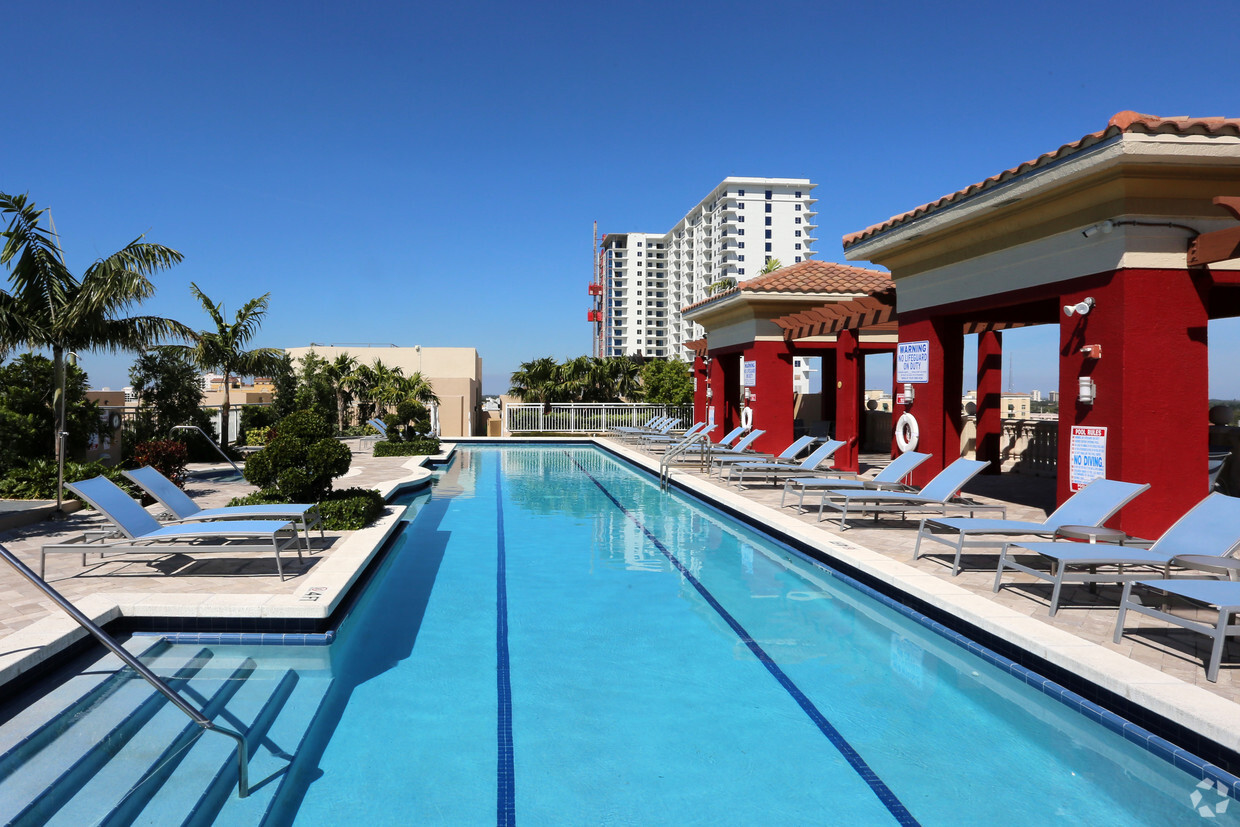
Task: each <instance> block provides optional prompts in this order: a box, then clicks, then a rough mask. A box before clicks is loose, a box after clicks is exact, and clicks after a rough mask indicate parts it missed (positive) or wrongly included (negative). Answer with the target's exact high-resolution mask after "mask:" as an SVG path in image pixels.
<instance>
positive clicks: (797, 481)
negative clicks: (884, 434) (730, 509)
mask: <svg viewBox="0 0 1240 827" xmlns="http://www.w3.org/2000/svg"><path fill="white" fill-rule="evenodd" d="M928 459H930V454H919V453H917V452H916V451H905V452H904V453H903V454H900V456H898V457H896V458H895V459H893V460H892V461H891V462H889V463H887V467H886V468H884V469H882V470H881V471H879V472H878V473H877V474H876V475H875V476H873V477H872V478H870V479H864V480H863V479H851V480H849V479H840V478H839V477H790V478H789V479H788V480H787V481H786V482H785V483H784V493H783V496H781V497H780V498H779V506H780V508H783V506H784V504H785V501H786V500H787V499H788V492H789V491H791V490H792V489H794V488H795V489H800V492H801V496H800V498H799V499H798V500H797V513H798V514H799V513H801V512H802V511H804V510H805V492H806V491H811V490H816V491H826V490H829V489H832V488H834V489H837V490H842V489H846V488H866V489H871V490H876V491H912V490H914V489H913V488H912V487H911V486H908V485H905V484H904V483H902V482H901V480H903V479H904V478H905V477H907V476H908V475H909V474H911V473H912V472H913V470H914V469H915V468H916V467H917V466H918V465H921V464H922V463H923V462H925V461H926V460H928ZM841 473H844V472H841ZM821 510H822V509H821V507H819V511H821Z"/></svg>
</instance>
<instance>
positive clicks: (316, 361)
mask: <svg viewBox="0 0 1240 827" xmlns="http://www.w3.org/2000/svg"><path fill="white" fill-rule="evenodd" d="M298 361H299V362H300V365H301V366H300V368H299V369H298V371H297V392H296V397H295V405H296V408H295V410H297V411H312V412H314V413H316V414H318V415H319V416H320V417H322V418H323V419H324V420H325V421H326V422H329V423H333V424H334V423H335V422H336V389H335V387H334V386H333V385H332V380H331V377H330V376H329V375H328V372H327V369H328V365H329V363H328V362H327V360H326V359H324V358H323V357H321V356H319V355H318V354H317V353H315V352H314V351H313V350H311V351H307V353H306V355H305V356H303V357H301V359H299V360H298Z"/></svg>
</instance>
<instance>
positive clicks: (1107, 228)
mask: <svg viewBox="0 0 1240 827" xmlns="http://www.w3.org/2000/svg"><path fill="white" fill-rule="evenodd" d="M1114 229H1115V222H1114V221H1111V220H1110V219H1107V220H1106V221H1099V222H1098V223H1097V224H1094V225H1092V226H1089V227H1086V228H1085V229H1083V230H1081V235H1083V236H1085V237H1086V238H1093V237H1094V236H1096V235H1097V234H1098V233H1103V234H1104V235H1105V234H1106V233H1109V232H1111V231H1112V230H1114Z"/></svg>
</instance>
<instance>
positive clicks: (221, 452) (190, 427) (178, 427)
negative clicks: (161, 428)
mask: <svg viewBox="0 0 1240 827" xmlns="http://www.w3.org/2000/svg"><path fill="white" fill-rule="evenodd" d="M172 431H197V432H198V433H200V434H202V438H203V439H205V440H206V441H207V442H210V443H211V447H212V448H214V449H215V450H216V451H217V452H218V453H219V455H220V456H222V457H223V458H224V459H225V460H226V461H227V462H228V464H229V465H231V466H232V467H233V470H234V471H236V472H237V476H239V477H244V476H245V474H243V473H242V472H241V469H240V468H238V467H237V463H235V462H233V461H232V460H231V459H229V458H228V454H226V453H224V449H223V448H221V447H220V446H219V444H218V443H217V442H216V441H215V440H214V439H212V438H211V437H210V436H208V434H207V432H206V431H204V430H203V429H202V428H199V427H198V426H197V425H173V426H172ZM172 431H169V432H168V436H169V437H171V436H172Z"/></svg>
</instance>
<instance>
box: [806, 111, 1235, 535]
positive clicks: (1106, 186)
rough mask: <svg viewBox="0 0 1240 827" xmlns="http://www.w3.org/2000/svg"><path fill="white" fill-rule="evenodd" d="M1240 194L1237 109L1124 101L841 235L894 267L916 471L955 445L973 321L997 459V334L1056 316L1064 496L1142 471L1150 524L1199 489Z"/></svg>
mask: <svg viewBox="0 0 1240 827" xmlns="http://www.w3.org/2000/svg"><path fill="white" fill-rule="evenodd" d="M1238 199H1240V120H1236V119H1225V118H1158V117H1152V116H1148V115H1138V114H1136V113H1133V112H1122V113H1120V114H1118V115H1116V116H1115V117H1113V118H1111V120H1110V122H1109V123H1108V124H1107V126H1106V127H1105V128H1104V129H1102V130H1100V131H1098V132H1095V133H1092V134H1090V135H1086V136H1085V137H1084V138H1081V139H1080V140H1078V141H1075V142H1073V143H1070V144H1067V145H1065V146H1063V147H1060V148H1059V149H1058V150H1055V151H1054V152H1050V153H1047V154H1045V155H1042V156H1040V157H1038V158H1036V159H1035V160H1033V161H1030V162H1027V163H1025V164H1021V165H1020V166H1018V167H1015V168H1013V169H1010V170H1007V171H1005V172H1003V173H1000V174H999V175H996V176H993V177H991V178H988V179H986V180H985V181H982V182H981V183H978V184H974V185H972V186H969V187H966V188H965V189H962V190H960V191H958V192H956V193H953V194H951V195H948V196H945V197H943V198H941V199H939V200H937V201H935V202H933V203H931V204H926V205H923V206H921V207H917V208H916V209H913V210H910V211H909V212H906V213H903V214H901V215H897V216H895V217H893V218H891V219H889V220H887V221H884V222H882V223H880V224H876V225H874V226H872V227H869V228H867V229H865V230H862V231H860V232H857V233H853V234H851V235H848V236H845V237H844V250H845V255H846V256H847V257H848V258H849V259H851V260H867V261H872V262H875V263H878V264H881V265H883V266H885V267H887V268H888V269H889V270H890V271H891V274H892V278H893V279H894V282H895V284H896V285H898V288H899V302H898V305H897V306H898V310H899V319H898V323H899V342H900V354H899V356H898V357H897V360H898V362H900V363H901V364H902V365H903V368H902V370H904V371H906V374H905V378H903V379H901V378H900V377H899V376H898V377H897V380H898V381H904V382H908V383H909V384H910V385H912V387H913V389H914V391H915V393H914V395H913V401H912V402H911V403H908V404H906V405H905V406H904V411H905V412H906V413H908V414H910V415H912V416H913V417H914V418H915V419H916V421H917V423H918V426H919V429H920V443H919V445H918V450H922V451H927V452H929V453H931V454H933V455H934V459H932V460H931V461H929V462H927V463H925V464H924V465H922V466H921V467H920V468H919V469H918V471H917V473H916V475H915V477H916V480H917V481H918V482H925V481H926V480H927V479H928V478H929V477H930V476H932V475H934V474H935V473H936V472H937V471H938V470H940V469H941V468H943V467H944V466H946V465H947V464H948V463H950V462H951V461H952V460H954V459H955V458H956V457H957V456H959V451H960V435H961V413H960V396H961V390H962V380H963V373H962V364H963V337H964V335H965V334H966V333H970V332H976V333H978V334H979V336H978V366H977V372H978V377H977V381H978V443H979V453H981V454H982V455H983V457H984V458H988V459H994V460H997V456H995V454H994V452H995V449H996V448H997V439H998V428H999V414H1000V411H999V393H1000V366H1001V364H1002V352H1003V344H1002V333H1001V331H1002V330H1003V329H1005V328H1009V327H1015V326H1021V325H1030V324H1055V325H1057V326H1058V329H1059V348H1058V354H1057V356H1058V371H1059V381H1058V392H1059V400H1060V407H1059V425H1058V463H1059V473H1058V480H1057V495H1058V499H1059V500H1060V501H1061V502H1062V501H1063V500H1064V499H1066V498H1067V497H1068V496H1069V495H1070V494H1071V492H1072V491H1073V490H1074V489H1076V488H1079V487H1080V486H1081V485H1083V484H1085V483H1086V482H1088V480H1089V479H1090V478H1092V477H1094V476H1097V475H1100V474H1104V475H1105V476H1107V477H1110V478H1113V479H1123V480H1129V481H1133V482H1148V483H1150V484H1151V485H1152V490H1151V491H1150V492H1149V493H1147V494H1145V495H1143V496H1142V498H1141V501H1140V503H1139V505H1138V507H1136V508H1129V509H1127V510H1126V511H1125V512H1123V514H1122V517H1121V520H1122V522H1121V527H1123V528H1124V529H1126V530H1128V531H1129V532H1131V533H1135V534H1141V535H1144V536H1157V535H1158V534H1159V533H1161V532H1162V531H1163V530H1164V529H1166V528H1167V527H1168V526H1169V525H1170V524H1171V523H1172V522H1174V520H1175V519H1176V518H1177V517H1179V516H1180V515H1181V514H1183V513H1184V512H1185V511H1186V510H1187V509H1188V508H1190V507H1191V506H1192V505H1193V504H1195V503H1196V502H1197V501H1198V500H1200V499H1201V498H1202V497H1203V496H1204V495H1205V494H1206V488H1207V484H1206V474H1207V472H1206V452H1207V441H1208V440H1207V436H1208V421H1207V417H1206V413H1207V408H1208V404H1207V400H1208V386H1209V375H1208V374H1209V368H1208V361H1207V355H1208V347H1207V327H1206V325H1207V322H1208V321H1209V320H1211V319H1219V318H1224V317H1230V316H1237V315H1240V262H1238V261H1235V260H1234V259H1233V257H1234V256H1236V255H1237V252H1238V251H1240V228H1238V227H1236V225H1235V218H1236V217H1237V215H1240V200H1238ZM1228 259H1232V260H1230V261H1228ZM823 324H827V322H826V320H824V321H823ZM824 329H826V328H824ZM987 454H989V455H987ZM996 464H997V463H996Z"/></svg>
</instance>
